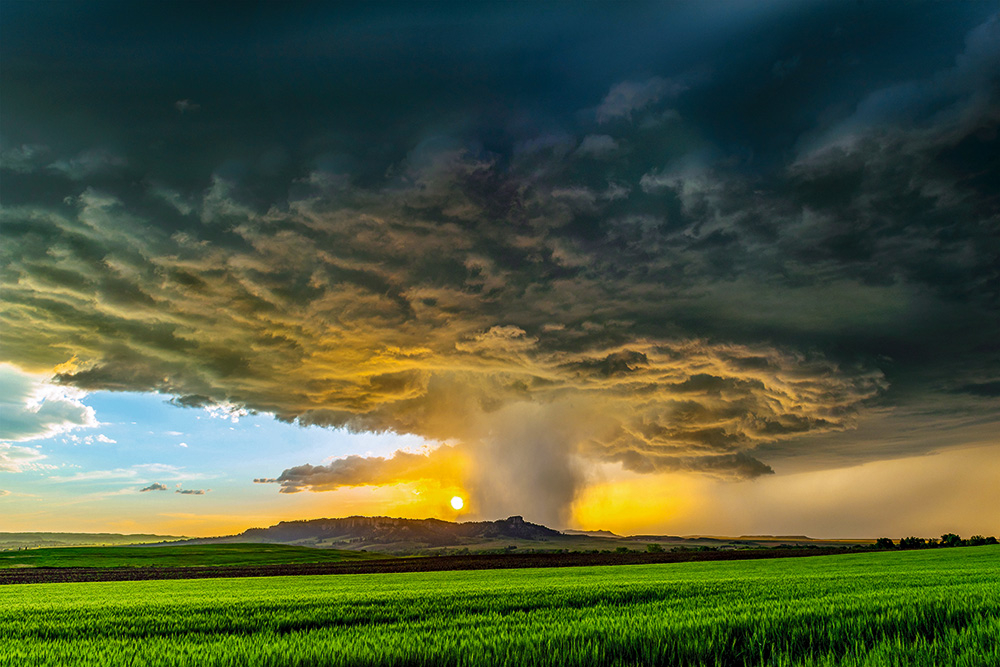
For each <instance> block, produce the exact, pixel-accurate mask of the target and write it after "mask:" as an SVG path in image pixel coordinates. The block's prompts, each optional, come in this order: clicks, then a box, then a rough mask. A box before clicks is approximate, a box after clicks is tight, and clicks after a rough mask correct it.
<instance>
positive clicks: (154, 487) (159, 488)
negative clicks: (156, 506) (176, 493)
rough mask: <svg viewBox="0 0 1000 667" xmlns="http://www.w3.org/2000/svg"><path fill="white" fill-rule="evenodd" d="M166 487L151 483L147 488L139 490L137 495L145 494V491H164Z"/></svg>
mask: <svg viewBox="0 0 1000 667" xmlns="http://www.w3.org/2000/svg"><path fill="white" fill-rule="evenodd" d="M166 490H167V487H166V485H164V484H160V483H159V482H153V483H152V484H150V485H149V486H146V487H143V488H141V489H139V493H145V492H146V491H166Z"/></svg>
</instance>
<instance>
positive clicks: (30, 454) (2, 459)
mask: <svg viewBox="0 0 1000 667" xmlns="http://www.w3.org/2000/svg"><path fill="white" fill-rule="evenodd" d="M44 458H45V455H44V454H42V453H41V452H39V451H38V450H37V449H33V448H30V447H19V446H17V445H11V444H8V443H6V442H0V472H24V471H25V470H39V469H45V468H50V467H51V466H48V465H46V464H43V463H38V462H39V461H41V460H42V459H44Z"/></svg>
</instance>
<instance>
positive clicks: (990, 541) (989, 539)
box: [986, 535, 997, 544]
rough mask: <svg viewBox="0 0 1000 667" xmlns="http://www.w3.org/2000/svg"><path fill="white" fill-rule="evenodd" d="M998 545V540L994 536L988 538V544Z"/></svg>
mask: <svg viewBox="0 0 1000 667" xmlns="http://www.w3.org/2000/svg"><path fill="white" fill-rule="evenodd" d="M996 543H997V538H995V537H993V536H992V535H990V536H989V537H987V538H986V544H996Z"/></svg>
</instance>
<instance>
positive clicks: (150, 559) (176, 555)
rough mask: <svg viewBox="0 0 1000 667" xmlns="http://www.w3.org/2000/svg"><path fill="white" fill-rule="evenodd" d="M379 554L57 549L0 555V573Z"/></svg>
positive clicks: (287, 549)
mask: <svg viewBox="0 0 1000 667" xmlns="http://www.w3.org/2000/svg"><path fill="white" fill-rule="evenodd" d="M373 558H383V556H381V555H379V554H373V553H368V552H359V551H341V550H336V549H310V548H308V547H293V546H288V545H285V544H190V545H187V544H185V545H173V546H163V547H58V548H53V549H30V550H28V551H11V552H0V569H3V568H14V567H141V566H149V565H155V566H192V567H193V566H203V565H247V566H253V565H270V564H292V563H332V562H340V561H350V560H368V559H373Z"/></svg>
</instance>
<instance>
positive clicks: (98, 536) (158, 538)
mask: <svg viewBox="0 0 1000 667" xmlns="http://www.w3.org/2000/svg"><path fill="white" fill-rule="evenodd" d="M186 539H189V538H187V537H183V536H178V535H151V534H149V533H136V534H132V535H120V534H118V533H0V551H9V550H12V549H37V548H39V547H102V546H115V545H126V544H154V543H157V542H176V541H178V540H186Z"/></svg>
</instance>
